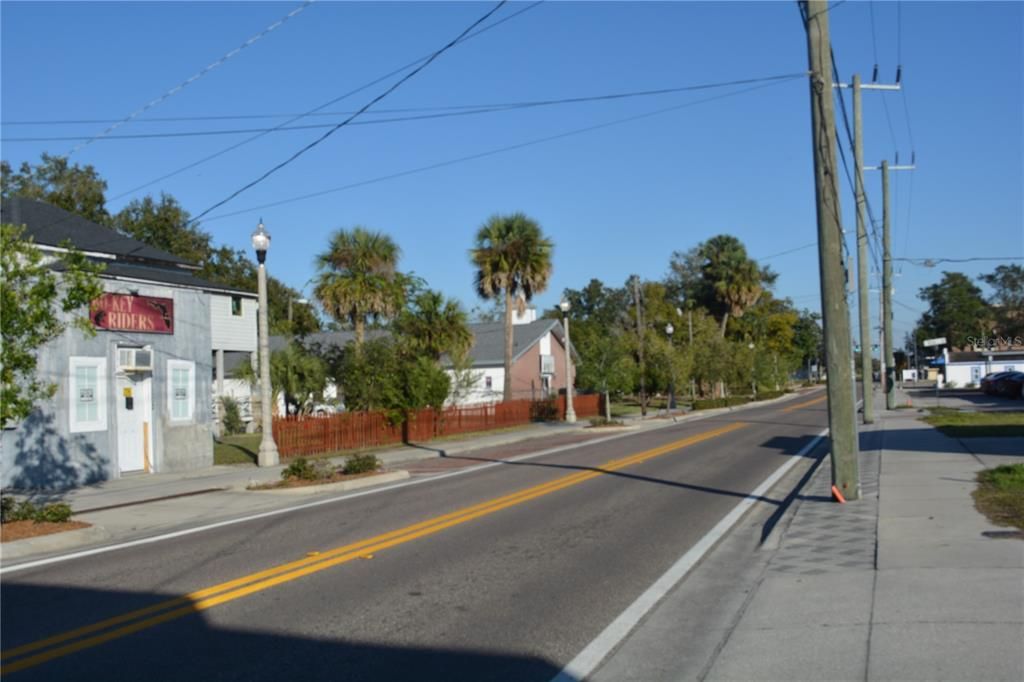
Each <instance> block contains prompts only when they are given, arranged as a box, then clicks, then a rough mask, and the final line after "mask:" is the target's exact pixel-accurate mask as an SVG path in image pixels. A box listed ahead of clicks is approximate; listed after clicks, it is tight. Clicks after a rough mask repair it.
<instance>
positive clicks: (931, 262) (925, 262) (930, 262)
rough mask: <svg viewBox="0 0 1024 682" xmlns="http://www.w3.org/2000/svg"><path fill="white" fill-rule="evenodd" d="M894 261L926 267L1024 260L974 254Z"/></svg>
mask: <svg viewBox="0 0 1024 682" xmlns="http://www.w3.org/2000/svg"><path fill="white" fill-rule="evenodd" d="M891 260H894V261H903V262H905V263H910V264H911V265H920V266H922V267H926V268H933V267H935V266H936V265H938V264H939V263H974V262H976V261H1018V260H1024V257H1020V256H974V257H970V258H892V259H891Z"/></svg>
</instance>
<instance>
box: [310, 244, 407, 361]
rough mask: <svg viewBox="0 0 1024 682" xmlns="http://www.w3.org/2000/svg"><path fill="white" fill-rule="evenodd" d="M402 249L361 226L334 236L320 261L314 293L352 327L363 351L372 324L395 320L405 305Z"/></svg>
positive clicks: (329, 310) (357, 345) (319, 257)
mask: <svg viewBox="0 0 1024 682" xmlns="http://www.w3.org/2000/svg"><path fill="white" fill-rule="evenodd" d="M400 256H401V249H399V248H398V245H397V244H395V242H394V241H392V239H391V237H389V236H387V235H386V234H384V233H382V232H371V231H370V230H367V229H366V228H364V227H361V226H356V227H354V228H352V229H351V230H344V229H342V230H338V231H337V232H335V233H334V234H333V235H332V236H331V240H330V244H329V245H328V248H327V251H324V252H323V253H321V254H320V255H319V256H317V267H318V268H319V270H320V274H319V276H318V278H317V281H316V288H315V290H314V293H315V295H316V297H317V299H318V300H319V301H320V304H321V305H322V306H323V308H324V310H325V311H327V313H328V314H329V315H331V316H332V317H333V318H334V319H336V320H338V321H339V322H349V323H350V324H351V325H352V326H353V328H354V329H355V332H356V348H357V350H358V348H359V347H360V346H362V344H363V342H364V340H365V337H366V323H367V321H369V320H375V319H380V318H386V317H392V316H393V315H395V314H396V313H397V312H398V311H399V310H400V309H401V307H402V304H403V303H404V301H405V294H406V284H407V279H406V278H405V277H404V276H403V275H402V274H401V273H399V272H398V271H397V266H398V259H399V257H400Z"/></svg>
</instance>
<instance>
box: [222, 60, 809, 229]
mask: <svg viewBox="0 0 1024 682" xmlns="http://www.w3.org/2000/svg"><path fill="white" fill-rule="evenodd" d="M798 78H806V74H803V73H801V74H799V75H795V76H793V78H792V79H790V81H792V80H796V79H798ZM790 81H770V82H767V83H762V84H760V85H754V86H751V87H749V88H742V89H740V90H736V91H734V92H727V93H723V94H720V95H714V96H712V97H705V98H704V99H699V100H696V101H693V102H685V103H683V104H676V105H673V106H671V107H665V108H662V109H655V110H654V111H648V112H645V113H642V114H636V115H633V116H626V117H624V118H618V119H613V120H611V121H606V122H604V123H598V124H595V125H591V126H586V127H583V128H576V129H573V130H568V131H565V132H562V133H556V134H554V135H547V136H545V137H539V138H535V139H532V140H527V141H526V142H518V143H516V144H511V145H506V146H503V147H497V148H494V149H489V150H487V151H483V152H478V153H476V154H469V155H466V156H459V157H456V158H453V159H448V160H446V161H439V162H437V163H432V164H428V165H426V166H419V167H417V168H411V169H409V170H404V171H399V172H396V173H389V174H387V175H381V176H378V177H376V178H370V179H368V180H361V181H358V182H352V183H348V184H345V185H340V186H337V187H331V188H328V189H324V190H320V191H317V192H310V193H308V194H301V195H298V196H294V197H288V198H287V199H280V200H278V201H272V202H269V203H266V204H260V205H258V206H250V207H249V208H243V209H239V210H237V211H230V212H228V213H220V214H218V215H215V216H211V217H209V218H207V221H208V222H209V221H212V220H220V219H222V218H229V217H231V216H236V215H241V214H243V213H251V212H253V211H262V210H263V209H267V208H273V207H275V206H282V205H284V204H291V203H295V202H297V201H304V200H306V199H314V198H316V197H320V196H324V195H327V194H334V193H336V192H343V191H345V190H349V189H355V188H357V187H363V186H366V185H372V184H376V183H379V182H385V181H387V180H395V179H397V178H402V177H406V176H409V175H415V174H417V173H424V172H427V171H431V170H436V169H438V168H444V167H446V166H452V165H455V164H458V163H464V162H467V161H475V160H477V159H482V158H485V157H488V156H494V155H497V154H503V153H505V152H510V151H515V150H518V149H523V148H526V147H532V146H535V145H538V144H543V143H545V142H553V141H555V140H560V139H563V138H566V137H572V136H574V135H581V134H583V133H588V132H592V131H594V130H600V129H602V128H609V127H611V126H616V125H621V124H623V123H630V122H632V121H637V120H641V119H645V118H650V117H652V116H659V115H661V114H665V113H669V112H672V111H678V110H680V109H687V108H689V107H693V106H697V105H700V104H706V103H708V102H713V101H716V100H720V99H725V98H727V97H735V96H736V95H741V94H745V93H748V92H753V91H755V90H761V89H763V88H767V87H771V86H773V85H778V84H780V83H785V82H790Z"/></svg>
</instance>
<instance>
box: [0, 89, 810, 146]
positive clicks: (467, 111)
mask: <svg viewBox="0 0 1024 682" xmlns="http://www.w3.org/2000/svg"><path fill="white" fill-rule="evenodd" d="M803 75H804V73H789V74H781V75H777V76H765V77H759V78H746V79H742V80H732V81H723V82H719V83H702V84H699V85H687V86H680V87H672V88H660V89H657V90H639V91H633V92H620V93H610V94H603V95H590V96H584V97H565V98H561V99H551V100H528V101H520V102H508V103H504V104H491V105H476V107H462V106H460V107H457V108H455V107H453V108H452V109H453V110H449V111H441V112H438V113H432V114H419V115H413V116H399V117H394V118H383V119H373V120H368V121H353V122H352V123H351V124H350V125H380V124H384V123H400V122H407V121H421V120H431V119H438V118H449V117H453V116H469V115H474V114H487V113H494V112H505V111H513V110H520V109H529V108H539V107H546V106H555V105H561V104H582V103H587V102H599V101H612V100H625V99H632V98H635V97H650V96H656V95H667V94H675V93H680V92H691V91H696V90H710V89H715V88H724V87H730V86H735V85H747V84H751V83H763V82H767V81H774V80H791V79H793V78H797V77H801V76H803ZM335 125H336V124H335V123H317V124H308V125H298V126H275V127H273V128H241V129H228V130H223V129H222V130H201V131H177V132H165V133H138V134H130V135H109V136H107V137H106V139H107V140H128V139H159V138H181V137H197V136H210V135H236V134H245V133H254V132H258V133H272V132H287V131H294V130H315V129H321V128H332V127H334V126H335ZM77 139H81V137H80V136H64V137H4V138H0V141H3V142H48V141H54V140H77Z"/></svg>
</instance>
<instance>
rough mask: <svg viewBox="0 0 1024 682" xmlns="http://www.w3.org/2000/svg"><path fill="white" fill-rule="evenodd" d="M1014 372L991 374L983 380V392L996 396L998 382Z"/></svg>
mask: <svg viewBox="0 0 1024 682" xmlns="http://www.w3.org/2000/svg"><path fill="white" fill-rule="evenodd" d="M1011 373H1012V372H991V373H990V374H986V375H985V376H983V377H982V378H981V384H980V385H981V392H982V393H984V394H985V395H995V392H996V382H997V381H999V379H1000V378H1002V377H1003V376H1004V375H1006V374H1011Z"/></svg>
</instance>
